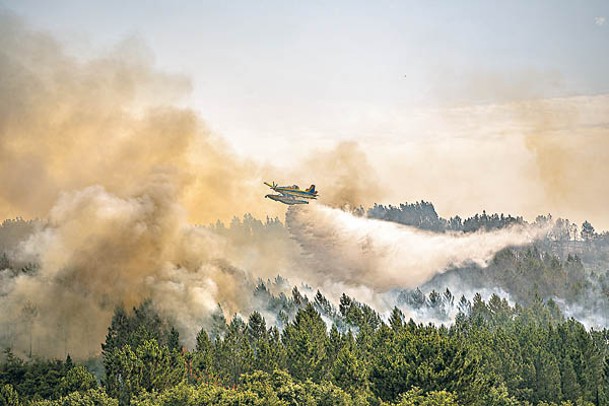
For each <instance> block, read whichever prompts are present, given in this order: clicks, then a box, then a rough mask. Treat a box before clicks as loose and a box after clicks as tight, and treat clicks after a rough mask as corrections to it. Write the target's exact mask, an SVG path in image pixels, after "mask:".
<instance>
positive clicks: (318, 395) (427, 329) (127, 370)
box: [0, 290, 609, 405]
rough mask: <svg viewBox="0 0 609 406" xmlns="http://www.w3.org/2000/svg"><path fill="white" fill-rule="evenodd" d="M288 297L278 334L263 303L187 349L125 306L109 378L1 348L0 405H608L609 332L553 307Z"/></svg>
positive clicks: (148, 309) (144, 308)
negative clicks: (431, 306)
mask: <svg viewBox="0 0 609 406" xmlns="http://www.w3.org/2000/svg"><path fill="white" fill-rule="evenodd" d="M294 293H295V294H294V296H293V297H292V298H290V299H287V301H288V302H289V305H290V306H292V307H293V308H294V309H296V313H295V315H294V317H293V319H292V320H291V321H289V322H288V323H287V324H286V325H284V326H283V328H282V329H279V328H278V327H277V326H268V325H267V323H266V320H265V318H264V317H263V316H262V315H261V313H259V312H257V311H255V312H253V313H252V314H250V315H249V317H248V318H247V319H246V320H244V319H242V318H241V317H239V316H235V317H233V318H232V320H231V321H230V322H228V323H227V322H226V320H225V319H224V318H223V317H222V316H221V313H219V314H218V315H217V317H215V318H214V322H213V324H212V326H210V327H208V328H202V329H201V330H200V331H199V334H198V335H197V340H196V347H195V348H193V349H191V350H188V349H186V348H184V347H182V346H181V345H180V337H179V334H178V333H177V331H176V330H175V329H174V328H172V327H171V326H170V325H169V324H168V323H166V322H165V321H163V320H161V318H160V317H159V316H158V314H157V313H156V312H155V310H154V306H153V304H152V303H150V302H146V303H143V304H142V305H141V306H139V307H138V308H136V309H133V310H132V311H130V312H127V311H125V309H122V308H118V309H117V310H116V311H115V314H114V318H113V320H112V325H111V326H110V327H109V329H108V334H107V337H106V340H105V343H104V344H103V345H102V348H103V354H102V357H101V361H102V362H103V365H104V369H105V374H103V375H102V376H98V377H97V378H98V379H101V381H96V378H95V377H94V375H93V374H91V373H90V372H89V371H88V370H87V369H86V368H85V367H83V366H81V365H76V364H74V362H73V361H72V360H71V359H70V358H69V357H68V358H67V359H66V360H65V361H44V360H40V359H31V360H27V361H24V360H21V359H19V358H17V357H15V356H14V355H13V354H12V353H11V352H10V350H6V351H5V359H4V361H3V363H2V367H1V369H0V380H1V381H2V387H1V390H0V396H1V397H0V399H2V401H3V402H4V404H19V402H22V403H23V404H28V403H29V404H36V405H54V404H57V405H60V404H132V405H149V404H150V405H152V404H155V405H156V404H160V405H175V404H184V405H203V404H222V405H240V404H251V405H268V404H275V405H292V404H293V405H300V404H319V405H341V404H342V405H351V404H356V405H366V404H370V405H380V404H385V405H391V404H395V405H398V404H399V405H519V404H523V405H525V404H538V405H547V404H561V402H562V404H578V405H585V404H601V405H602V404H607V402H609V364H608V362H609V346H608V344H607V342H608V339H609V332H608V331H607V330H602V331H596V330H590V331H586V329H585V328H584V327H583V326H582V325H581V324H580V323H578V322H577V321H575V320H573V319H564V317H563V315H562V314H561V313H560V310H559V309H558V308H557V306H556V305H555V304H554V303H553V302H552V301H549V302H547V303H544V302H543V301H542V300H540V299H539V300H536V301H534V302H533V303H532V304H531V305H530V306H526V307H522V306H515V307H512V306H510V305H509V304H508V303H507V302H506V301H505V300H502V299H500V298H499V297H498V296H492V297H491V298H490V300H489V301H488V302H485V301H484V300H482V299H481V297H480V296H479V295H476V296H475V297H474V300H473V302H472V303H471V304H467V305H466V306H464V308H463V309H462V311H459V313H458V315H457V317H456V320H455V322H454V323H453V324H452V325H450V326H449V327H447V326H444V325H439V326H438V325H433V324H423V323H416V322H414V321H413V320H412V319H411V320H405V319H404V315H403V313H402V312H401V311H400V310H399V309H398V308H397V307H396V308H394V309H393V311H392V312H391V315H390V317H389V319H388V320H386V321H383V320H381V319H380V317H379V316H378V314H376V313H375V312H374V311H372V310H371V309H370V308H369V307H367V306H366V305H363V304H360V303H357V302H356V301H355V300H353V299H352V298H349V297H346V296H343V297H342V298H341V301H340V307H339V309H338V311H337V312H333V316H334V317H335V321H336V323H333V324H332V327H330V328H328V324H326V320H324V316H323V315H324V314H327V313H328V309H327V308H326V306H327V299H326V298H324V297H323V296H322V295H321V294H318V295H317V296H316V298H315V299H314V300H313V301H309V300H308V299H307V298H306V297H305V296H298V294H297V290H295V291H294ZM42 399H47V400H42ZM70 402H72V403H70ZM91 402H93V403H91ZM569 402H572V403H569Z"/></svg>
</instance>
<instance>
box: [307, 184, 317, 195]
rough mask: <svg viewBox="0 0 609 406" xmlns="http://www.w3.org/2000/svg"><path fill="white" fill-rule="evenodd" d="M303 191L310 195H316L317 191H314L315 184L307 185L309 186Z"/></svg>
mask: <svg viewBox="0 0 609 406" xmlns="http://www.w3.org/2000/svg"><path fill="white" fill-rule="evenodd" d="M305 192H307V193H311V194H312V195H316V194H317V191H315V185H311V186H309V188H308V189H307V190H305Z"/></svg>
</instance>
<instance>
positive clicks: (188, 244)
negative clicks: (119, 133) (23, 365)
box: [0, 191, 609, 357]
mask: <svg viewBox="0 0 609 406" xmlns="http://www.w3.org/2000/svg"><path fill="white" fill-rule="evenodd" d="M91 193H93V195H92V197H93V198H95V199H98V198H99V197H97V196H95V193H98V191H91ZM79 198H80V199H85V198H86V199H89V198H91V196H86V195H85V196H79ZM116 203H117V204H118V203H119V202H116ZM89 204H101V202H100V201H97V203H96V202H95V200H92V201H91V202H90V203H89ZM106 204H107V203H106ZM121 204H122V203H121ZM117 209H119V210H120V206H119V207H117ZM91 210H93V211H91V213H94V214H95V215H98V216H101V215H102V214H101V212H100V210H104V207H102V206H99V207H96V206H93V207H91ZM126 213H127V212H126ZM379 218H382V219H383V220H379ZM55 220H56V221H55V224H53V222H42V221H24V220H21V219H17V220H7V221H5V222H4V223H3V224H2V226H1V227H0V242H2V247H3V252H2V253H0V255H1V258H2V268H3V269H2V271H0V272H1V275H2V276H1V277H2V281H3V284H2V296H1V297H0V303H1V304H2V306H3V308H4V309H10V311H9V312H6V313H5V315H4V317H3V320H2V323H3V325H4V326H5V327H6V328H5V329H3V331H4V333H3V338H2V342H3V343H4V345H5V346H10V347H12V348H13V349H14V350H15V351H19V352H21V353H29V352H30V351H33V352H34V353H39V354H47V355H56V356H60V355H62V354H64V353H65V352H70V353H71V354H73V355H76V356H79V357H87V356H94V355H95V354H97V353H98V352H99V348H100V347H99V344H100V342H101V340H102V338H103V335H104V331H105V329H106V327H107V325H108V323H109V321H110V317H111V315H112V312H113V310H114V308H115V306H117V305H126V306H134V305H137V304H138V303H141V301H138V299H137V298H138V297H140V298H148V299H150V300H152V301H153V302H154V303H155V306H156V307H157V308H158V309H159V311H160V312H161V314H162V315H163V317H164V318H166V319H168V320H172V323H173V324H174V325H175V326H176V327H177V328H178V330H179V331H180V333H181V334H182V337H183V340H184V344H186V345H187V346H192V345H194V338H195V335H196V328H195V326H199V325H201V324H207V323H210V322H211V320H212V319H213V317H214V316H213V315H214V314H216V313H217V311H218V309H221V312H222V315H223V316H224V317H226V318H228V319H230V318H231V317H232V316H233V315H234V314H241V315H248V314H250V313H251V312H252V311H259V312H262V314H264V315H265V317H266V319H267V321H268V322H269V323H270V324H272V325H276V326H278V327H281V326H282V325H285V324H286V323H287V321H288V320H290V317H292V316H293V314H294V311H295V307H294V306H293V305H290V302H289V300H288V299H290V298H291V299H293V300H295V301H296V302H298V301H299V300H300V299H299V297H300V296H303V297H304V298H308V299H305V300H314V298H316V297H317V294H321V295H322V296H323V297H324V298H327V299H324V300H325V301H327V306H325V307H328V306H330V307H332V306H333V307H334V308H338V306H339V302H340V298H341V297H342V296H343V295H344V294H346V295H347V296H349V297H353V298H354V299H356V300H358V301H361V302H363V303H366V304H367V305H369V306H371V309H374V311H375V312H378V314H379V315H380V317H386V315H387V314H388V312H389V311H390V310H391V309H392V308H393V307H394V306H398V307H399V308H400V309H401V310H402V311H403V312H404V313H405V314H406V315H407V316H408V317H412V318H413V319H414V320H415V321H417V322H429V321H431V322H437V323H451V322H452V320H453V319H454V317H455V315H456V314H457V312H458V311H459V309H460V308H461V309H462V308H464V307H467V306H470V304H471V301H472V300H473V297H474V295H475V293H481V294H482V295H483V298H487V299H488V298H489V297H490V296H491V295H493V294H496V295H498V296H499V297H502V298H505V299H507V300H508V301H510V303H513V304H519V305H528V304H531V303H533V302H534V301H536V300H544V301H547V300H550V299H551V300H553V301H554V302H556V303H557V304H558V306H559V307H560V308H561V309H562V311H563V312H565V313H566V314H567V315H570V316H574V317H576V318H577V319H579V320H581V321H582V322H584V323H585V324H586V325H588V326H595V327H598V326H605V325H606V322H607V320H606V316H605V315H604V314H605V313H604V311H603V309H604V308H606V306H607V305H608V304H609V301H608V295H607V293H608V292H609V281H608V280H607V272H606V270H607V269H608V268H609V267H608V265H607V264H608V262H607V252H608V249H609V242H608V241H609V239H608V238H607V233H602V234H598V233H596V232H594V231H593V229H591V228H590V227H588V226H586V225H585V226H584V227H583V228H582V231H581V232H579V233H576V232H575V229H576V226H575V225H574V224H571V223H569V222H568V221H566V220H562V219H558V220H554V219H552V218H551V217H539V218H537V219H536V221H535V222H533V223H527V222H526V221H525V220H524V219H523V218H521V217H513V216H503V215H488V214H486V213H483V214H482V215H475V216H473V217H470V218H466V219H464V220H461V219H460V218H458V217H456V218H452V219H449V220H444V219H442V218H440V217H438V216H437V214H436V212H435V209H434V206H433V205H432V204H431V203H426V202H421V203H416V204H402V205H400V206H399V207H392V206H389V207H384V206H379V205H375V206H373V207H372V208H370V209H367V210H365V209H363V208H360V209H358V210H351V211H349V212H347V211H344V210H338V209H331V208H327V207H323V206H318V207H311V208H292V209H290V210H288V213H287V215H286V221H285V222H283V221H281V220H279V219H277V218H275V219H270V218H267V219H266V220H264V221H262V220H259V219H256V218H254V217H253V216H251V215H246V216H244V217H243V218H242V219H238V218H234V219H233V220H232V221H231V222H230V223H229V224H224V223H222V222H220V221H218V222H217V223H215V224H213V225H210V226H187V227H186V228H184V229H182V230H181V231H177V230H176V231H175V234H173V236H172V237H171V239H170V240H166V241H165V242H161V241H158V242H157V243H154V245H152V246H159V247H162V250H161V251H160V252H157V253H155V256H156V257H157V259H154V257H150V253H149V251H148V249H147V248H145V247H146V245H144V246H143V247H142V246H139V248H138V249H139V250H142V249H143V251H141V254H138V251H137V250H135V251H134V248H135V247H136V245H133V244H136V241H137V240H138V239H141V238H143V235H142V234H138V231H137V227H138V225H137V222H135V223H133V227H134V228H133V229H132V231H131V232H135V233H136V234H133V235H131V236H129V235H128V234H127V235H124V236H123V238H124V241H125V242H124V243H121V244H128V245H127V246H129V245H133V248H130V249H129V250H127V251H124V246H122V245H120V244H118V242H117V241H108V240H107V238H109V237H110V235H113V234H109V235H108V236H105V235H103V234H101V235H100V234H99V230H100V226H101V225H102V224H104V223H106V222H107V221H108V219H107V218H103V217H100V218H99V221H101V222H102V223H100V225H99V226H98V227H97V229H98V232H96V233H95V234H91V235H89V236H87V237H86V239H85V241H86V245H80V243H79V241H81V240H73V238H74V237H73V236H72V235H71V233H72V232H73V231H71V229H72V228H73V226H71V225H70V226H69V228H68V224H69V223H67V224H66V225H62V224H61V223H62V222H63V221H64V220H61V219H59V220H58V219H55ZM66 220H67V218H66ZM83 220H84V219H83ZM74 221H75V218H73V217H72V218H70V222H71V223H72V224H74ZM87 221H89V222H90V221H91V219H90V218H87ZM114 221H115V220H112V221H111V222H110V223H108V224H107V227H113V224H115V223H114ZM104 227H106V226H105V225H104ZM108 230H112V229H111V228H109V229H108ZM590 230H592V231H590ZM150 232H151V233H153V232H154V230H151V231H150ZM152 236H153V234H151V237H152ZM72 241H73V242H72ZM153 241H154V240H151V241H150V243H151V244H152V243H153ZM68 243H70V244H75V245H74V247H73V248H71V251H69V252H66V244H68ZM147 244H148V243H147ZM158 244H161V245H158ZM193 244H194V245H193ZM152 246H151V247H152ZM197 247H200V248H197ZM210 247H216V248H214V250H215V253H214V251H210ZM100 250H102V251H100ZM185 250H186V251H185ZM123 251H124V253H123ZM57 255H61V256H60V257H57ZM137 255H142V260H141V261H140V260H137V261H135V262H133V260H134V258H136V256H137ZM202 255H203V256H202ZM94 258H99V259H94ZM56 261H60V262H56ZM61 261H64V262H61ZM65 261H68V262H65ZM88 261H101V262H99V263H96V262H91V263H89V262H88ZM153 261H157V262H158V265H155V264H154V262H153ZM202 261H204V262H202ZM51 264H52V266H53V267H54V268H52V269H53V271H52V272H50V270H51V269H50V268H49V266H50V265H51ZM113 269H114V270H113ZM108 272H115V274H108ZM108 278H111V279H108ZM273 281H274V282H273ZM133 289H135V291H133ZM123 292H124V293H123ZM138 292H139V293H138ZM265 292H266V293H265ZM134 293H136V295H135V296H134ZM267 293H268V294H267ZM270 293H272V294H270ZM142 300H143V299H142ZM218 306H220V307H218ZM334 312H335V311H334ZM93 314H97V315H98V316H96V317H95V318H92V317H91V315H93ZM324 315H325V317H327V320H328V321H331V320H332V319H333V313H332V311H330V310H328V311H326V312H325V313H324Z"/></svg>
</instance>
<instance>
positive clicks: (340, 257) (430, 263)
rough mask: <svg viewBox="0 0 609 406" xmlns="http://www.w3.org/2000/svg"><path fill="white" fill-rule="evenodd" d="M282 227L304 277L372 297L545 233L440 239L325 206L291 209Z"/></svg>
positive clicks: (446, 236)
mask: <svg viewBox="0 0 609 406" xmlns="http://www.w3.org/2000/svg"><path fill="white" fill-rule="evenodd" d="M287 225H288V227H289V230H290V232H292V233H293V235H294V237H295V238H296V240H297V241H298V242H299V243H300V244H301V246H302V247H303V249H304V251H305V253H306V254H308V255H309V258H308V261H309V265H310V266H309V269H310V274H308V276H309V277H312V278H316V279H317V282H318V283H320V284H323V283H324V281H333V282H338V283H341V284H348V285H352V286H360V285H363V286H367V287H370V288H373V289H376V290H377V291H386V290H388V289H391V288H396V287H403V288H414V287H416V286H418V285H421V284H423V283H424V282H426V281H428V280H430V279H431V278H432V277H433V276H434V275H436V274H437V273H441V272H443V271H445V270H446V269H447V268H448V267H449V266H460V265H464V264H467V263H469V262H472V263H476V264H479V265H484V264H486V263H487V262H488V261H489V260H491V259H492V258H493V255H494V254H495V253H496V252H497V251H499V250H501V249H503V248H506V247H509V246H516V245H523V244H527V243H530V242H532V241H533V240H534V239H535V238H537V237H539V236H540V235H541V234H542V233H543V232H544V230H538V229H532V228H525V227H512V228H508V229H502V230H497V231H490V232H478V233H473V234H448V233H447V234H441V233H432V232H424V231H421V230H418V229H415V228H412V227H407V226H404V225H400V224H397V223H391V222H386V221H381V220H376V219H369V218H365V217H357V216H354V215H352V214H350V213H347V212H344V211H342V210H338V209H333V208H329V207H324V206H321V205H320V206H315V207H311V208H305V209H290V210H289V211H288V215H287Z"/></svg>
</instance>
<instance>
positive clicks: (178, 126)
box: [0, 16, 269, 222]
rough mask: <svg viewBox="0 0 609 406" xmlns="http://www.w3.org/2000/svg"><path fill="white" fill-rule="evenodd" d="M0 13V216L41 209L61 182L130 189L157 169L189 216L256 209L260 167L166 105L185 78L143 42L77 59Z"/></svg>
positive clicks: (198, 218)
mask: <svg viewBox="0 0 609 406" xmlns="http://www.w3.org/2000/svg"><path fill="white" fill-rule="evenodd" d="M0 18H1V22H2V24H0V49H1V50H2V54H1V57H0V95H1V99H0V123H1V125H0V158H1V159H0V174H1V175H0V216H2V217H3V218H7V217H11V216H16V215H21V216H24V217H36V216H45V215H46V213H47V212H48V211H49V210H50V208H51V207H52V206H53V204H54V203H55V201H56V200H57V198H58V197H59V195H60V193H61V192H62V191H67V190H78V189H81V188H83V187H87V186H90V185H101V186H103V187H104V188H105V189H106V190H107V191H108V192H110V193H116V194H117V195H119V196H125V195H129V194H130V193H131V192H132V191H134V190H136V189H138V188H139V187H141V184H142V179H146V178H147V177H148V176H151V175H152V174H155V173H158V172H163V173H165V174H166V175H167V176H170V177H171V178H172V183H173V184H174V185H175V186H176V191H175V194H176V197H177V199H178V201H179V202H180V203H181V204H183V205H184V206H185V208H186V210H187V213H188V216H189V219H190V220H191V221H194V222H207V221H215V220H216V219H223V220H227V219H230V218H231V217H232V216H233V215H234V214H235V213H246V212H253V213H254V214H258V215H261V214H262V213H263V211H262V210H256V205H254V204H252V203H253V202H254V201H255V199H257V198H258V196H257V193H255V191H256V189H254V187H256V188H259V186H260V185H259V181H258V177H257V175H258V172H259V168H258V167H256V166H255V165H254V164H253V163H251V162H247V161H245V160H243V159H238V158H237V157H236V156H235V155H234V154H232V153H231V151H230V150H229V148H227V146H226V145H225V144H224V143H223V142H222V140H220V139H218V138H217V137H215V136H214V135H212V134H211V133H210V132H209V131H208V130H207V128H206V127H205V124H204V123H203V122H202V121H201V120H200V119H199V118H198V117H197V115H196V114H195V113H193V112H192V111H190V110H188V109H184V108H176V107H173V106H172V105H171V103H173V102H174V101H176V100H179V98H180V97H182V96H183V95H185V94H187V92H188V91H189V87H190V85H189V82H188V80H186V79H185V78H183V77H180V76H171V75H167V74H164V73H159V72H157V71H156V70H155V69H154V68H153V65H152V61H151V60H150V59H151V58H150V57H149V56H148V55H147V52H146V50H145V49H143V47H142V45H141V44H137V43H134V42H133V41H125V42H124V43H122V44H120V45H119V46H117V47H116V49H115V50H114V51H113V52H110V53H109V54H108V55H105V56H103V57H99V58H97V59H94V60H91V61H85V62H82V61H78V60H76V59H75V58H72V57H70V56H68V55H66V54H65V53H64V52H63V50H62V47H61V46H60V45H59V44H58V43H56V42H55V41H54V40H53V39H52V38H50V37H49V36H47V35H45V34H40V33H36V32H32V31H30V30H28V29H27V28H26V27H24V26H23V25H22V23H21V22H20V21H19V20H17V19H15V18H11V17H7V16H1V17H0ZM258 190H259V189H258ZM258 194H259V193H258ZM268 211H269V210H266V211H264V213H266V212H268Z"/></svg>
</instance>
